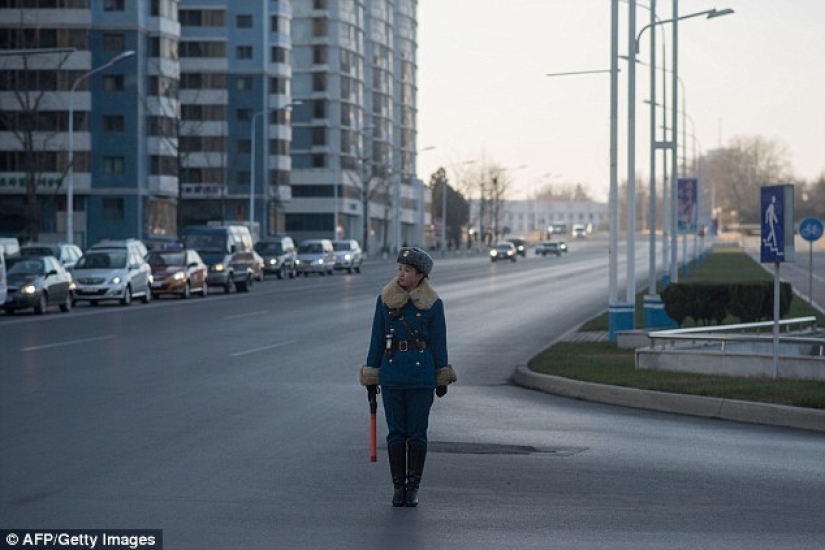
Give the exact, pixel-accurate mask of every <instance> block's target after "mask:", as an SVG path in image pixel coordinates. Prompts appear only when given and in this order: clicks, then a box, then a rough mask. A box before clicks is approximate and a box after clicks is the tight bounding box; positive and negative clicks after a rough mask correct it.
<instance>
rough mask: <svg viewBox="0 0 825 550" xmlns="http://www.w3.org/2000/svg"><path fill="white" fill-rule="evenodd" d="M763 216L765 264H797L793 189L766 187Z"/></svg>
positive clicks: (762, 208)
mask: <svg viewBox="0 0 825 550" xmlns="http://www.w3.org/2000/svg"><path fill="white" fill-rule="evenodd" d="M759 212H760V221H759V223H760V225H761V228H762V231H761V242H760V255H759V256H760V259H761V261H762V263H775V262H792V261H794V221H793V216H794V213H793V185H768V186H765V187H762V188H761V208H760V210H759Z"/></svg>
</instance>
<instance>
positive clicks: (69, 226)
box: [66, 50, 135, 244]
mask: <svg viewBox="0 0 825 550" xmlns="http://www.w3.org/2000/svg"><path fill="white" fill-rule="evenodd" d="M133 55H135V51H134V50H128V51H125V52H123V53H121V54H119V55H116V56H115V57H113V58H112V59H110V60H109V61H107V62H106V63H104V64H103V65H101V66H100V67H98V68H96V69H92V70H91V71H89V72H87V73H84V74H82V75H80V76H79V77H77V79H76V80H75V81H74V83H73V84H72V87H71V90H70V91H69V144H68V145H69V152H68V155H69V158H68V164H69V172H68V174H66V176H67V181H68V189H67V191H66V242H67V243H68V244H74V93H75V91H76V90H77V87H78V86H79V85H80V83H81V82H83V81H84V80H86V79H87V78H89V77H90V76H92V75H94V74H97V73H99V72H100V71H104V70H106V69H108V68H109V67H111V66H112V65H114V64H115V63H118V62H120V61H123V60H124V59H126V58H127V57H132V56H133Z"/></svg>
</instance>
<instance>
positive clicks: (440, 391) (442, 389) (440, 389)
mask: <svg viewBox="0 0 825 550" xmlns="http://www.w3.org/2000/svg"><path fill="white" fill-rule="evenodd" d="M435 394H436V395H437V396H438V397H444V396H445V395H447V386H436V388H435Z"/></svg>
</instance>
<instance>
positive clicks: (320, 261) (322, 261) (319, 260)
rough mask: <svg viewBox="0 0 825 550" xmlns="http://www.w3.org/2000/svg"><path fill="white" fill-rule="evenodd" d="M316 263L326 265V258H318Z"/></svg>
mask: <svg viewBox="0 0 825 550" xmlns="http://www.w3.org/2000/svg"><path fill="white" fill-rule="evenodd" d="M315 263H316V264H318V265H324V259H323V258H318V259H317V260H315Z"/></svg>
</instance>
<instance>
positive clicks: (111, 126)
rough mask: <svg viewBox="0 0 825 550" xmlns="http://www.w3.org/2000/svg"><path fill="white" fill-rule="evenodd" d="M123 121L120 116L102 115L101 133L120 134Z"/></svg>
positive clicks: (123, 124) (123, 125) (122, 128)
mask: <svg viewBox="0 0 825 550" xmlns="http://www.w3.org/2000/svg"><path fill="white" fill-rule="evenodd" d="M125 125H126V123H125V121H124V117H123V116H122V115H104V116H103V131H104V132H122V131H123V130H124V128H125Z"/></svg>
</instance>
